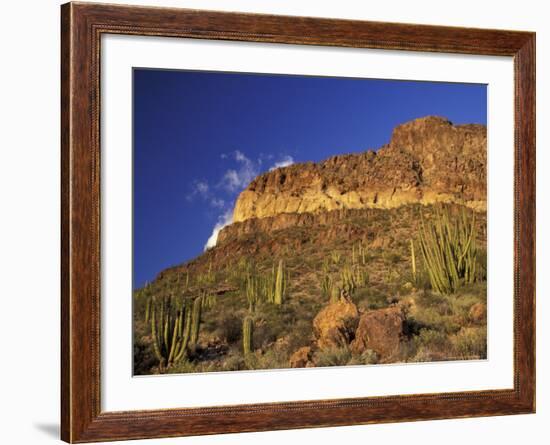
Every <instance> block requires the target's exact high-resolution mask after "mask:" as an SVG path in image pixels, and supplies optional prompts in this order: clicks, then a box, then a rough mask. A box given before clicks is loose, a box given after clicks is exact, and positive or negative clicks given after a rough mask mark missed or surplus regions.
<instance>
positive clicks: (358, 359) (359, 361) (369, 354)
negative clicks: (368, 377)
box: [347, 349, 380, 365]
mask: <svg viewBox="0 0 550 445" xmlns="http://www.w3.org/2000/svg"><path fill="white" fill-rule="evenodd" d="M379 360H380V357H378V354H377V353H376V352H375V351H373V350H372V349H367V350H366V351H364V352H363V353H362V354H360V355H353V357H352V358H351V360H350V361H349V362H348V363H347V364H348V365H375V364H377V363H378V361H379Z"/></svg>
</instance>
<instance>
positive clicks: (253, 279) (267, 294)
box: [243, 260, 289, 355]
mask: <svg viewBox="0 0 550 445" xmlns="http://www.w3.org/2000/svg"><path fill="white" fill-rule="evenodd" d="M243 266H244V265H243ZM243 269H244V270H246V276H245V279H244V289H243V291H244V294H245V296H246V300H247V302H248V315H247V316H246V317H245V318H244V319H243V352H244V354H245V355H246V354H248V353H249V352H250V350H251V347H252V346H251V345H252V335H253V329H252V326H253V319H252V314H254V312H255V310H256V305H257V304H258V302H260V301H262V300H263V301H265V302H267V303H271V304H275V305H281V304H283V301H284V298H285V295H286V293H287V289H288V283H289V272H288V271H287V270H286V268H285V265H284V262H283V260H279V263H278V265H277V268H275V264H273V267H272V268H271V270H270V271H269V272H267V273H264V274H260V273H258V272H257V271H256V270H255V268H254V267H253V265H252V266H248V265H247V266H244V267H243Z"/></svg>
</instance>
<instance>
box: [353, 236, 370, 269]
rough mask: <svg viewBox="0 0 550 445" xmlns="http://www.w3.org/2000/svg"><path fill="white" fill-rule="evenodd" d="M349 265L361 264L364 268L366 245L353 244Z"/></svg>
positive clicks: (360, 243) (361, 243)
mask: <svg viewBox="0 0 550 445" xmlns="http://www.w3.org/2000/svg"><path fill="white" fill-rule="evenodd" d="M351 264H361V265H362V266H366V264H367V244H364V243H363V242H359V243H357V247H356V246H355V244H354V245H353V246H352V248H351Z"/></svg>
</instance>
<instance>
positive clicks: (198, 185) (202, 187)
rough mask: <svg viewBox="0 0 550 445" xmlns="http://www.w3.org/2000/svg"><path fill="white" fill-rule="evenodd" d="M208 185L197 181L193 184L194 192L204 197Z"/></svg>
mask: <svg viewBox="0 0 550 445" xmlns="http://www.w3.org/2000/svg"><path fill="white" fill-rule="evenodd" d="M208 189H209V187H208V184H207V183H206V182H202V181H199V182H197V183H196V184H195V190H196V191H197V193H200V194H201V195H206V194H207V193H208Z"/></svg>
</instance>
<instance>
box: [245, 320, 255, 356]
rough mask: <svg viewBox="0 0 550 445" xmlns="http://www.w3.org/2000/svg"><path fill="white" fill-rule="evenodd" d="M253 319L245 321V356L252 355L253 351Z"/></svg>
mask: <svg viewBox="0 0 550 445" xmlns="http://www.w3.org/2000/svg"><path fill="white" fill-rule="evenodd" d="M253 329H254V327H253V321H252V317H249V316H247V317H245V318H244V320H243V352H244V355H248V354H250V352H251V351H252V335H253Z"/></svg>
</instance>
